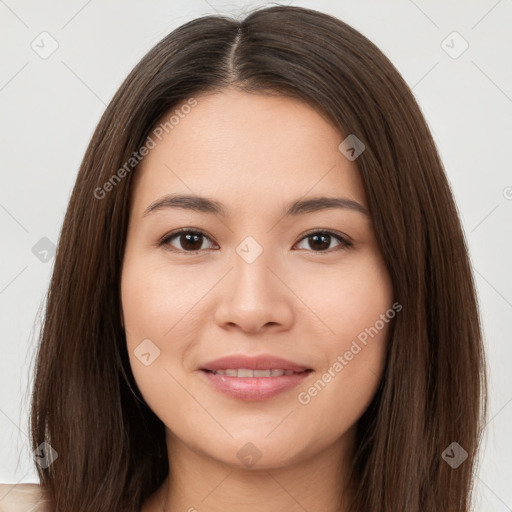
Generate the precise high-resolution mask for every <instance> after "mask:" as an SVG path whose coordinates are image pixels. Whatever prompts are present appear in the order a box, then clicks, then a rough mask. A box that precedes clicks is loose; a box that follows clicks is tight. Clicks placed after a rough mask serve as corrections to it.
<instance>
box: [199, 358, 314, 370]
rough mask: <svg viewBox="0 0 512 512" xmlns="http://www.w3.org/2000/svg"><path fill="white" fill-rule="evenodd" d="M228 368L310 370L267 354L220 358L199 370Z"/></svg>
mask: <svg viewBox="0 0 512 512" xmlns="http://www.w3.org/2000/svg"><path fill="white" fill-rule="evenodd" d="M228 368H246V369H248V370H272V369H275V370H291V371H294V372H302V371H304V370H311V368H308V367H307V366H302V365H300V364H297V363H294V362H293V361H288V360H286V359H282V358H280V357H275V356H272V355H269V354H263V355H259V356H247V355H244V354H234V355H231V356H225V357H221V358H220V359H215V360H214V361H210V362H208V363H205V364H203V365H202V366H201V368H200V369H201V370H210V371H216V370H225V369H228Z"/></svg>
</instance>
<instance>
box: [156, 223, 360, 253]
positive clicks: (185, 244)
mask: <svg viewBox="0 0 512 512" xmlns="http://www.w3.org/2000/svg"><path fill="white" fill-rule="evenodd" d="M174 239H177V240H178V241H179V243H180V245H181V248H179V247H178V248H173V249H171V250H176V251H177V252H189V253H195V252H199V251H200V250H201V249H202V248H203V241H204V239H205V240H210V241H211V239H210V237H208V236H207V235H206V234H205V233H203V232H202V231H196V230H194V229H182V230H179V231H175V232H173V233H169V234H168V235H167V236H165V237H164V238H162V239H161V241H160V242H159V244H158V245H159V246H162V245H166V246H169V247H174V246H173V244H172V243H171V241H172V240H174ZM308 240H309V242H308V244H309V246H310V248H312V250H313V252H331V251H330V249H331V248H332V247H331V242H332V241H338V244H337V245H338V246H339V247H341V248H342V249H343V248H349V247H352V245H353V244H352V242H351V241H350V240H348V238H345V237H343V236H342V235H341V234H338V233H334V232H332V231H313V232H310V233H307V234H306V235H305V236H303V237H302V238H301V239H300V240H299V243H301V242H303V241H306V242H307V241H308Z"/></svg>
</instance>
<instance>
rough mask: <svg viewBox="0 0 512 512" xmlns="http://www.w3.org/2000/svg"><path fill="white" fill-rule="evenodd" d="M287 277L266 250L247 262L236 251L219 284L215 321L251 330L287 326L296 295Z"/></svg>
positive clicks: (231, 326)
mask: <svg viewBox="0 0 512 512" xmlns="http://www.w3.org/2000/svg"><path fill="white" fill-rule="evenodd" d="M288 280H290V277H289V273H287V272H286V270H285V269H283V267H282V266H280V265H278V264H277V263H276V260H275V259H273V260H272V262H271V261H270V258H267V256H266V253H265V251H264V252H263V253H262V254H261V255H260V256H259V257H258V258H256V259H255V260H254V261H252V262H250V263H249V262H248V261H246V260H245V259H244V258H243V257H240V256H239V255H238V254H235V255H234V257H233V267H232V269H231V271H230V272H229V273H228V275H227V276H226V277H225V279H223V283H222V285H221V291H220V299H219V303H218V306H217V308H216V311H215V319H216V322H217V325H219V326H220V327H222V328H224V329H226V328H229V329H240V330H242V331H244V332H246V333H252V334H256V333H261V332H263V331H264V330H269V329H271V330H272V331H273V332H275V331H280V330H287V329H290V327H291V325H292V323H293V319H294V307H295V306H296V302H297V299H296V297H295V296H294V294H293V292H292V291H291V288H293V286H291V285H292V283H288V282H287V281H288ZM294 301H295V303H294Z"/></svg>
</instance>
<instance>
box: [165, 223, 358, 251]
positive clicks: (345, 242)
mask: <svg viewBox="0 0 512 512" xmlns="http://www.w3.org/2000/svg"><path fill="white" fill-rule="evenodd" d="M182 234H192V235H199V236H203V237H204V238H207V239H208V240H210V242H211V241H212V240H211V239H210V237H209V236H208V235H207V234H206V233H204V232H203V231H200V230H197V229H191V228H182V229H178V230H176V231H173V232H171V233H168V234H167V235H165V236H163V237H162V238H161V239H160V240H159V242H158V244H157V245H158V247H162V246H167V247H166V248H167V249H168V250H170V251H172V252H177V253H185V254H198V253H200V252H201V250H197V251H186V250H180V249H175V248H171V247H172V246H171V245H170V242H171V240H173V239H174V238H176V237H178V236H179V235H182ZM318 234H322V235H329V236H331V237H333V238H335V239H336V240H338V241H339V242H340V244H339V246H337V247H338V249H336V248H334V250H333V249H332V248H331V249H326V250H325V251H313V250H312V252H314V253H318V254H325V253H328V254H331V253H332V252H336V250H343V249H350V248H351V247H353V243H352V242H351V241H350V240H349V239H348V238H345V237H344V236H342V235H341V234H340V233H337V232H334V231H330V230H328V229H325V230H324V229H315V230H312V231H308V232H307V233H305V234H304V235H303V237H302V238H301V239H300V240H299V241H298V242H297V243H300V242H302V241H303V240H306V239H307V238H309V237H311V236H313V235H318ZM300 250H304V249H300ZM306 250H307V249H306Z"/></svg>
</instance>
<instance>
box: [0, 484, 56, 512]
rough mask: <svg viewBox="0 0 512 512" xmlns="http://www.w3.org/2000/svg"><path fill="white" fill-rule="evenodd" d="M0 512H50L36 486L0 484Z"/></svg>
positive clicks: (39, 488) (46, 501) (47, 504)
mask: <svg viewBox="0 0 512 512" xmlns="http://www.w3.org/2000/svg"><path fill="white" fill-rule="evenodd" d="M0 512H52V509H51V507H50V504H49V501H48V500H46V499H45V496H44V494H43V492H42V490H41V487H40V486H39V485H38V484H0Z"/></svg>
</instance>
